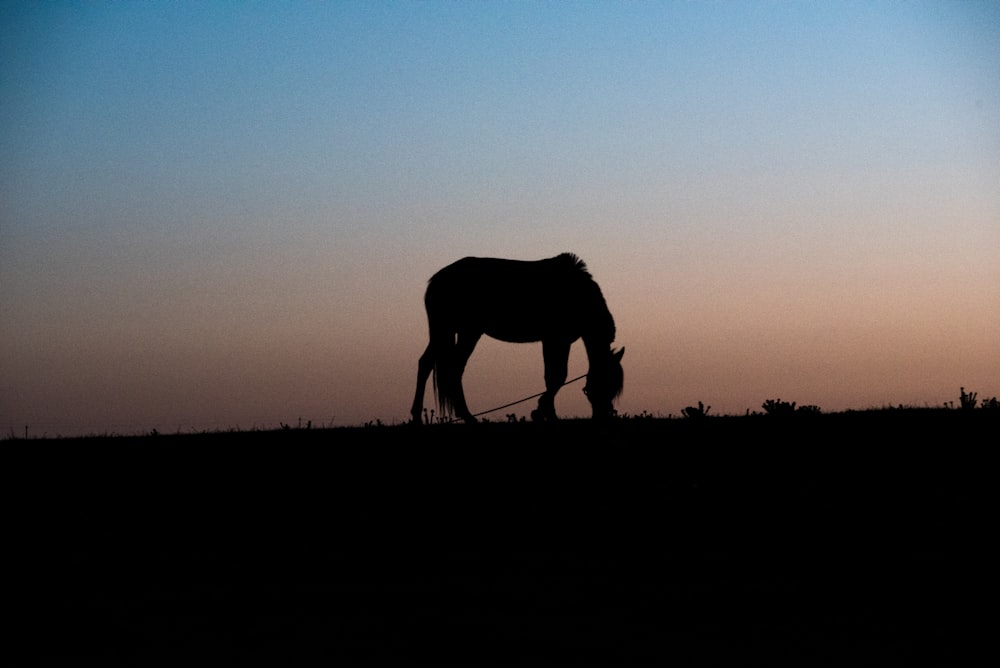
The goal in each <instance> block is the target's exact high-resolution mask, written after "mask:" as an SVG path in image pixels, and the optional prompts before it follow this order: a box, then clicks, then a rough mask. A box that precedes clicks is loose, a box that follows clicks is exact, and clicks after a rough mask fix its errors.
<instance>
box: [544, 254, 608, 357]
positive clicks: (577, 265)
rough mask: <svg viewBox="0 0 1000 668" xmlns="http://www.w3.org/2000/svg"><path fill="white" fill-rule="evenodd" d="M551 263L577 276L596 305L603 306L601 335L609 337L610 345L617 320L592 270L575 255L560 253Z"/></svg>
mask: <svg viewBox="0 0 1000 668" xmlns="http://www.w3.org/2000/svg"><path fill="white" fill-rule="evenodd" d="M551 262H553V263H554V264H556V265H558V266H560V267H561V268H564V269H565V270H567V271H568V272H570V273H572V274H575V275H576V276H577V277H578V278H579V279H581V280H582V281H583V283H584V284H585V285H586V286H587V292H588V294H589V295H590V298H591V299H593V301H594V303H596V304H600V306H601V311H602V313H601V315H602V320H603V323H602V327H603V329H604V331H603V332H602V333H601V334H602V335H603V336H606V337H607V339H608V343H611V342H612V341H614V340H615V335H616V331H615V319H614V317H613V316H612V315H611V312H610V311H609V310H608V306H607V302H606V301H605V300H604V293H602V292H601V286H599V285H598V284H597V281H595V280H594V277H593V276H592V275H591V274H590V270H589V269H587V263H586V262H584V261H583V260H581V259H580V257H579V256H578V255H576V254H575V253H560V254H559V255H557V256H555V257H554V258H551Z"/></svg>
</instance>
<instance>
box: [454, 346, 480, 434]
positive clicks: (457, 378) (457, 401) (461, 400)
mask: <svg viewBox="0 0 1000 668" xmlns="http://www.w3.org/2000/svg"><path fill="white" fill-rule="evenodd" d="M481 336H482V334H480V333H475V334H470V333H466V332H460V333H459V334H458V341H457V344H456V346H455V349H454V358H453V365H452V368H451V373H453V374H454V377H453V378H452V392H453V394H454V396H453V397H452V406H453V407H454V409H455V416H456V417H458V418H460V419H462V420H464V421H465V422H476V418H475V416H473V415H472V412H471V411H470V410H469V406H468V405H467V404H466V403H465V388H464V387H463V386H462V376H463V375H464V374H465V365H466V364H468V362H469V357H471V356H472V351H473V350H475V349H476V344H477V343H479V339H480V337H481Z"/></svg>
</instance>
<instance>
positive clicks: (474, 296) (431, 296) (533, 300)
mask: <svg viewBox="0 0 1000 668" xmlns="http://www.w3.org/2000/svg"><path fill="white" fill-rule="evenodd" d="M424 305H425V307H426V309H427V324H428V328H429V330H430V342H429V343H428V344H427V349H426V350H425V351H424V353H423V355H421V356H420V362H419V364H418V370H417V390H416V394H415V395H414V397H413V406H412V408H411V410H410V415H411V416H412V422H413V423H414V424H420V422H421V420H420V418H421V414H422V412H423V402H424V390H425V387H426V385H427V379H428V377H429V376H430V375H431V372H432V371H433V373H434V386H435V389H436V393H437V402H438V408H439V412H440V413H442V414H444V415H451V414H452V413H453V412H454V413H455V414H456V416H457V417H458V418H461V419H463V420H465V421H466V422H475V421H476V418H475V416H473V415H472V413H471V412H470V411H469V407H468V405H467V404H466V401H465V392H464V390H463V388H462V375H463V373H464V371H465V365H466V363H467V362H468V360H469V356H470V355H472V351H473V350H474V349H475V347H476V344H477V343H478V342H479V339H480V338H481V337H482V336H483V334H486V335H487V336H490V337H492V338H494V339H497V340H499V341H507V342H511V343H527V342H533V341H541V343H542V358H543V360H544V363H545V392H544V393H543V394H542V396H541V397H540V398H539V400H538V408H537V409H536V410H534V411H532V413H531V417H532V419H533V420H554V419H556V412H555V395H556V392H558V391H559V388H560V387H562V386H563V384H564V383H565V382H566V375H567V366H568V363H569V351H570V346H571V345H572V344H573V342H574V341H576V340H577V339H580V338H582V339H583V344H584V346H585V348H586V350H587V360H588V364H589V368H588V370H587V383H586V386H585V387H584V388H583V391H584V393H586V395H587V399H588V400H589V401H590V405H591V409H592V411H593V417H594V418H598V419H599V418H607V417H610V416H612V415H614V407H613V402H614V400H615V399H616V398H617V397H618V396H619V395H620V394H621V391H622V386H623V383H624V374H623V372H622V366H621V359H622V355H623V354H624V353H625V349H624V348H622V349H620V350H614V349H612V348H611V343H612V342H613V341H614V340H615V321H614V318H613V317H612V316H611V313H610V312H609V311H608V307H607V304H606V303H605V301H604V295H603V294H602V293H601V289H600V287H598V285H597V283H596V282H595V281H594V279H593V277H592V276H591V275H590V272H589V271H588V270H587V266H586V264H584V262H583V260H581V259H580V258H578V257H577V256H576V255H573V254H572V253H563V254H561V255H558V256H556V257H553V258H548V259H545V260H536V261H523V260H506V259H498V258H479V257H466V258H463V259H461V260H458V261H457V262H454V263H452V264H450V265H448V266H447V267H445V268H444V269H441V270H440V271H438V272H437V273H436V274H434V276H432V277H431V279H430V281H429V282H428V284H427V291H426V293H425V295H424Z"/></svg>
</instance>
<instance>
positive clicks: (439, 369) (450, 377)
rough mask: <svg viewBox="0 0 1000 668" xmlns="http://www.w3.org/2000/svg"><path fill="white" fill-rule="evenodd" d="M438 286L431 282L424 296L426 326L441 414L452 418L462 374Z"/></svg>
mask: <svg viewBox="0 0 1000 668" xmlns="http://www.w3.org/2000/svg"><path fill="white" fill-rule="evenodd" d="M435 287H437V286H435V282H434V279H431V282H430V285H428V288H427V294H426V295H425V296H424V304H425V306H426V308H427V325H428V329H429V330H430V350H431V356H432V357H433V359H434V374H433V383H434V395H435V397H436V398H437V406H438V414H439V415H440V416H441V417H445V416H449V417H450V416H451V415H452V413H453V412H454V407H455V398H456V397H457V396H458V387H459V375H458V370H457V368H456V365H455V358H456V348H457V344H456V342H455V331H454V330H453V328H452V327H451V326H450V325H449V324H448V322H447V319H446V318H444V317H442V315H441V312H440V308H439V305H440V303H441V298H440V297H441V296H440V295H439V294H438V291H437V290H435Z"/></svg>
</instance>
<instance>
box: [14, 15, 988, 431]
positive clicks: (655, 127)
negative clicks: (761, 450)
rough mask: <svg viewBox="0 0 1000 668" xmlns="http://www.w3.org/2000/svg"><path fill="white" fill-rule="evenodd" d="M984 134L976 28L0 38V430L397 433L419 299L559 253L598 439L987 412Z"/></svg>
mask: <svg viewBox="0 0 1000 668" xmlns="http://www.w3.org/2000/svg"><path fill="white" fill-rule="evenodd" d="M997 128H1000V6H998V5H997V4H996V3H990V2H968V3H940V2H927V3H922V2H912V3H896V2H857V3H854V2H846V3H810V2H759V3H749V2H748V3H716V2H636V3H616V2H593V3H590V2H581V3H575V2H570V3H536V2H504V3H480V2H468V3H454V2H419V3H417V2H412V3H411V2H385V3H350V2H337V3H224V2H213V3H185V2H180V3H128V2H126V3H82V2H81V3H73V2H69V3H18V2H15V3H6V4H5V5H4V6H3V8H2V9H0V155H2V156H3V157H2V158H0V306H2V309H3V312H4V314H5V316H4V318H3V321H4V322H3V324H2V325H0V338H2V340H3V343H0V369H2V370H3V373H2V374H0V375H2V376H4V380H2V381H0V383H2V385H0V425H2V426H3V427H4V428H7V427H8V423H9V426H10V427H12V428H15V427H16V428H17V429H20V427H21V426H23V425H24V424H29V425H37V429H38V431H39V432H46V433H70V432H79V431H96V432H101V431H108V430H117V431H136V430H142V429H148V428H151V427H153V426H157V427H159V428H161V429H162V428H164V427H166V428H173V427H178V428H205V427H215V426H223V427H225V426H230V425H234V424H237V423H238V424H240V425H241V426H247V425H248V423H250V424H255V423H259V424H275V423H276V422H277V421H278V420H283V421H286V422H287V421H289V420H293V419H295V418H297V417H299V416H304V417H306V418H307V419H313V420H315V421H317V422H321V421H330V420H332V419H334V417H335V416H336V417H335V421H336V423H340V424H352V423H355V424H356V423H361V422H364V421H367V420H370V419H374V418H380V419H382V420H383V421H393V420H396V419H404V418H405V416H406V412H407V409H408V405H409V399H410V394H411V392H412V383H413V376H414V375H415V370H416V358H417V356H419V354H420V351H421V350H422V348H423V345H424V341H423V338H424V336H425V332H426V326H425V324H424V316H423V312H422V303H421V295H422V290H423V286H424V282H425V281H426V279H427V278H428V277H429V276H430V275H431V274H432V273H433V272H434V271H435V270H437V269H438V268H440V267H441V266H443V265H445V264H447V263H449V262H451V261H453V260H455V259H457V258H459V257H462V256H464V255H494V256H504V257H519V258H523V259H535V258H540V257H547V256H550V255H554V254H556V253H559V252H562V251H566V250H569V251H573V252H576V253H578V254H579V255H580V256H582V257H583V258H584V259H585V260H586V261H587V262H588V264H589V265H590V267H591V269H592V270H593V273H594V274H595V277H596V278H597V280H598V282H599V283H601V285H602V287H603V288H604V292H605V295H606V296H607V297H608V301H609V306H610V307H611V310H612V312H613V313H614V314H615V316H616V320H617V321H618V329H619V342H618V343H620V344H624V345H626V347H627V349H628V354H627V355H626V358H625V360H624V362H625V367H626V394H625V396H624V397H623V400H622V404H621V405H620V406H619V409H620V410H626V411H630V412H639V411H642V410H648V411H650V412H652V413H657V414H671V413H673V414H677V413H678V412H679V410H680V408H682V407H683V406H686V405H689V404H692V403H696V402H697V401H698V400H704V401H705V402H706V403H709V404H712V405H713V406H715V407H716V410H718V411H721V412H734V413H742V412H743V411H744V410H745V409H746V408H751V409H755V408H759V405H760V403H761V402H762V401H763V400H764V399H766V398H776V397H778V396H782V397H784V398H786V399H788V400H798V401H799V402H800V403H813V404H818V405H820V406H822V407H824V408H826V409H828V410H840V409H844V408H865V407H870V406H873V405H874V406H879V405H885V404H890V403H892V404H896V403H900V402H903V403H910V404H918V405H924V404H930V405H937V404H939V403H941V402H943V401H946V400H954V399H955V398H957V397H956V395H957V392H958V386H959V384H962V385H965V386H967V387H974V388H978V389H979V390H980V391H981V392H982V393H984V394H991V395H992V394H1000V388H998V387H997V386H996V379H997V378H1000V351H998V348H997V346H996V341H997V334H998V333H1000V267H998V263H997V259H996V251H995V249H996V248H998V247H1000V179H998V178H997V177H998V175H1000V132H998V130H997ZM512 298H516V296H515V297H512ZM630 363H631V365H630ZM585 364H586V362H585V359H584V358H583V357H582V352H580V351H574V358H573V360H572V363H571V369H570V372H571V375H576V373H574V372H576V371H578V370H579V373H582V372H583V371H585ZM574 365H575V366H574ZM581 367H582V368H581ZM469 376H470V377H469V379H468V381H467V390H468V394H469V399H470V403H471V404H473V409H474V410H475V409H477V408H485V407H489V406H492V405H495V404H498V403H503V402H505V401H508V400H511V399H512V398H518V397H519V396H524V395H527V394H533V393H534V392H536V391H538V390H539V389H540V386H541V361H540V352H539V350H538V349H537V347H533V346H510V345H504V344H493V343H490V342H484V343H483V344H481V350H479V351H477V355H476V356H475V357H474V358H473V361H472V362H471V363H470V369H469ZM565 393H566V397H565V398H563V397H562V395H561V396H560V400H559V401H557V408H559V409H560V411H561V412H563V413H565V414H584V413H585V412H586V408H585V404H583V403H582V397H580V396H578V395H579V394H580V393H579V392H576V391H575V389H573V388H567V390H565Z"/></svg>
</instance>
